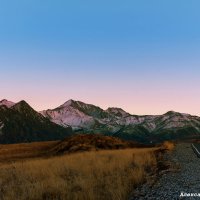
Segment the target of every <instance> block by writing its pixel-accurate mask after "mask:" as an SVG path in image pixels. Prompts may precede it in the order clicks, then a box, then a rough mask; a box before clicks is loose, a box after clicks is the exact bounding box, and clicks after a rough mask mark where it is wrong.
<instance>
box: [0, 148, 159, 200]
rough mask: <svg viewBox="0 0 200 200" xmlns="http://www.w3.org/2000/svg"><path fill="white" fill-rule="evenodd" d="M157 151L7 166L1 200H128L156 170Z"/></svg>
mask: <svg viewBox="0 0 200 200" xmlns="http://www.w3.org/2000/svg"><path fill="white" fill-rule="evenodd" d="M154 150H156V149H155V148H148V149H125V150H104V151H92V152H82V153H75V154H69V155H63V156H56V157H51V158H38V159H32V160H27V161H23V160H22V161H17V162H13V163H7V164H6V163H4V164H1V166H0V190H1V191H0V199H2V200H13V199H17V200H27V199H30V200H40V199H41V200H45V199H46V200H47V199H48V200H51V199H52V200H53V199H57V200H62V199H66V200H72V199H73V200H96V199H97V200H102V199H105V200H106V199H109V200H112V199H113V200H114V199H115V200H116V199H118V200H123V199H127V198H128V196H129V195H130V192H131V191H132V190H133V188H134V187H135V186H137V185H139V184H142V183H143V182H144V181H145V179H146V177H147V173H149V172H151V171H154V170H155V168H156V165H157V163H156V157H155V155H154V153H153V151H154Z"/></svg>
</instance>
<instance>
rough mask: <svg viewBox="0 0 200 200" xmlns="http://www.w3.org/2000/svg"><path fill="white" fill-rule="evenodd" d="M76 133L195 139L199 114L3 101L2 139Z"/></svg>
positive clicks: (0, 113)
mask: <svg viewBox="0 0 200 200" xmlns="http://www.w3.org/2000/svg"><path fill="white" fill-rule="evenodd" d="M76 133H83V134H88V133H90V134H103V135H108V136H114V137H119V138H122V139H126V140H134V141H138V142H145V143H150V142H152V143H154V142H162V141H164V140H180V139H194V138H199V136H200V117H198V116H192V115H189V114H183V113H178V112H174V111H169V112H167V113H165V114H163V115H143V116H140V115H132V114H130V113H128V112H126V111H124V110H123V109H121V108H115V107H112V108H108V109H107V110H103V109H101V108H100V107H98V106H95V105H92V104H86V103H83V102H81V101H74V100H69V101H67V102H65V103H64V104H62V105H61V106H59V107H57V108H55V109H48V110H44V111H41V112H37V111H35V110H34V109H33V108H31V106H30V105H28V104H27V103H26V102H25V101H20V102H18V103H13V102H11V101H8V100H2V101H0V143H18V142H31V141H45V140H58V139H63V138H65V137H66V136H68V135H72V134H76Z"/></svg>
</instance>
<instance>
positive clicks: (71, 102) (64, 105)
mask: <svg viewBox="0 0 200 200" xmlns="http://www.w3.org/2000/svg"><path fill="white" fill-rule="evenodd" d="M74 103H75V101H74V100H73V99H70V100H68V101H66V102H65V103H64V104H62V105H61V106H59V107H58V108H64V107H68V106H72V105H73V104H74Z"/></svg>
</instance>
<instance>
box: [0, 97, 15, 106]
mask: <svg viewBox="0 0 200 200" xmlns="http://www.w3.org/2000/svg"><path fill="white" fill-rule="evenodd" d="M14 105H15V103H14V102H12V101H8V100H7V99H3V100H1V101H0V106H6V107H7V108H11V107H12V106H14Z"/></svg>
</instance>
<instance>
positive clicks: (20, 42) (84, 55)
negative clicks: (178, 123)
mask: <svg viewBox="0 0 200 200" xmlns="http://www.w3.org/2000/svg"><path fill="white" fill-rule="evenodd" d="M199 7H200V2H199V1H197V0H190V1H186V0H183V1H179V0H177V1H172V0H168V1H165V0H164V1H159V0H152V1H149V0H140V1H133V0H132V1H112V0H111V1H104V0H103V1H98V2H97V1H89V0H88V1H87V0H86V1H84V2H83V1H78V0H74V1H59V0H57V1H45V0H43V1H41V0H40V1H39V0H34V1H33V0H28V1H27V0H26V1H25V0H23V1H22V0H18V1H13V0H10V1H1V6H0V68H1V74H0V80H1V81H0V83H1V84H0V89H1V97H2V98H8V99H10V100H13V101H18V100H20V99H25V100H27V101H28V102H29V103H30V104H31V105H32V106H33V107H34V108H35V109H37V110H41V109H46V108H49V107H50V108H51V107H56V106H57V105H59V104H61V103H63V102H64V101H66V100H67V99H70V98H74V99H78V100H82V101H86V102H88V103H94V104H97V105H99V106H102V107H103V108H106V107H108V106H119V107H122V108H124V109H126V110H128V111H129V112H131V113H136V114H159V113H163V112H165V111H167V110H172V109H173V110H177V111H180V112H189V113H192V114H199V115H200V110H199V111H198V107H199V102H200V92H199V91H198V85H199V84H200V80H199V78H198V74H199V73H200V68H199V64H200V59H199V52H200V26H199V21H200V13H199Z"/></svg>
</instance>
